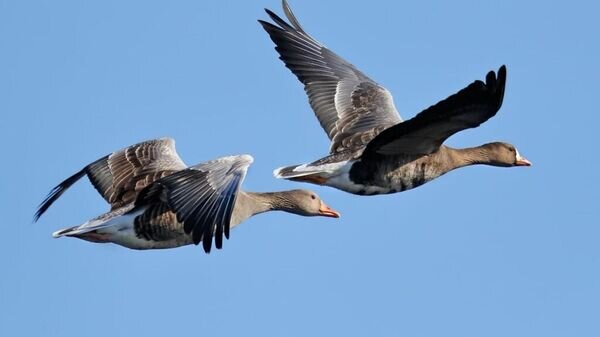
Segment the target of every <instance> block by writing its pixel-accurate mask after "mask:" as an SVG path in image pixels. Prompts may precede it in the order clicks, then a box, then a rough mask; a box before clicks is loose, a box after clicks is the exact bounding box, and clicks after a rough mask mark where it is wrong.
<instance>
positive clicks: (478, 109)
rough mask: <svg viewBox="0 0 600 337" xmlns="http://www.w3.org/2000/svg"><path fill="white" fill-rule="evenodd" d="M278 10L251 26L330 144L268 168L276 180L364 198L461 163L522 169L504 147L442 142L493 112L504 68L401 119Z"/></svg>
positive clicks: (385, 96)
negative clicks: (313, 155) (258, 28)
mask: <svg viewBox="0 0 600 337" xmlns="http://www.w3.org/2000/svg"><path fill="white" fill-rule="evenodd" d="M283 10H284V13H285V15H286V17H287V19H288V21H289V23H288V22H286V21H285V20H283V19H282V18H280V17H279V16H277V15H276V14H275V13H273V12H272V11H270V10H268V9H266V12H267V14H268V15H269V16H270V18H271V19H272V20H273V22H274V24H273V23H269V22H266V21H262V20H259V22H260V24H261V25H262V27H263V28H264V29H265V31H266V32H267V33H268V34H269V37H270V38H271V40H273V42H274V43H275V45H276V47H275V49H276V50H277V52H278V53H279V55H280V59H281V60H282V61H283V62H284V63H285V65H286V67H287V68H289V69H290V70H291V71H292V73H293V74H294V75H296V77H297V78H298V79H299V80H300V82H302V83H303V84H304V89H305V91H306V94H307V95H308V100H309V103H310V105H311V107H312V109H313V111H314V112H315V115H316V117H317V119H318V120H319V122H320V123H321V126H322V127H323V129H324V130H325V132H326V133H327V135H328V136H329V139H330V140H331V146H330V148H329V155H328V156H326V157H323V158H321V159H319V160H317V161H315V162H313V163H310V164H303V165H294V166H288V167H283V168H279V169H277V170H275V172H274V174H275V176H276V177H277V178H284V179H290V180H295V181H304V182H309V183H313V184H319V185H327V186H332V187H335V188H338V189H341V190H344V191H347V192H350V193H355V194H365V195H372V194H382V193H393V192H400V191H405V190H407V189H410V188H413V187H416V186H420V185H422V184H424V183H426V182H428V181H430V180H432V179H435V178H436V177H439V176H440V175H442V174H444V173H446V172H448V171H450V170H453V169H455V168H457V167H461V166H464V165H473V164H487V165H494V166H529V165H530V163H529V162H528V161H527V160H526V159H524V158H522V157H521V156H520V155H518V152H517V151H516V149H515V148H514V146H512V145H510V144H502V145H492V144H489V145H484V146H482V147H479V148H476V149H473V150H464V151H461V150H452V149H450V148H448V147H445V146H443V145H442V144H443V143H444V142H445V141H446V139H448V138H449V137H450V136H452V135H453V134H455V133H457V132H460V131H462V130H465V129H469V128H475V127H478V126H479V125H481V124H482V123H484V122H485V121H487V120H488V119H490V118H491V117H493V116H494V115H496V113H497V112H498V110H499V109H500V107H501V106H502V101H503V99H504V92H505V86H506V67H505V66H501V67H500V69H498V72H497V73H496V72H493V71H490V72H489V73H488V74H487V75H486V78H485V82H484V81H479V80H477V81H474V82H473V83H471V84H469V85H468V86H467V87H465V88H464V89H462V90H460V91H458V92H457V93H456V94H454V95H451V96H449V97H448V98H446V99H445V100H442V101H440V102H439V103H437V104H435V105H433V106H431V107H429V108H427V109H425V110H424V111H422V112H421V113H419V114H417V115H416V116H415V117H413V118H411V119H409V120H406V121H403V120H402V118H401V117H400V115H399V114H398V112H397V110H396V108H395V105H394V102H393V99H392V95H391V94H390V92H389V91H388V90H387V89H385V88H384V87H382V86H381V85H379V84H377V82H375V81H373V80H372V79H370V78H369V77H368V76H367V75H365V74H364V73H363V72H362V71H360V70H359V69H357V68H356V67H355V66H353V65H352V64H350V63H349V62H348V61H346V60H344V59H343V58H341V57H340V56H338V55H337V54H335V53H334V52H333V51H331V50H329V49H328V48H326V47H325V46H324V45H323V44H321V43H320V42H318V41H317V40H316V39H314V38H313V37H312V36H310V35H308V33H306V31H305V30H304V29H303V28H302V26H301V25H300V23H299V22H298V20H297V19H296V17H295V15H294V14H293V13H292V11H291V9H290V7H289V5H288V3H287V1H285V0H283ZM493 144H500V143H493ZM496 151H497V153H496ZM477 155H479V157H477ZM454 157H458V158H454ZM452 158H454V159H456V160H454V159H452ZM455 164H456V165H455Z"/></svg>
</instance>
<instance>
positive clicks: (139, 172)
mask: <svg viewBox="0 0 600 337" xmlns="http://www.w3.org/2000/svg"><path fill="white" fill-rule="evenodd" d="M185 167H186V166H185V164H184V163H183V161H182V160H181V159H180V158H179V156H178V155H177V152H176V151H175V141H174V140H173V139H170V138H162V139H155V140H150V141H146V142H142V143H138V144H135V145H132V146H129V147H126V148H124V149H121V150H119V151H116V152H113V153H112V154H110V155H107V156H104V157H102V158H100V159H98V160H97V161H95V162H93V163H91V164H89V165H87V166H86V167H84V168H83V169H82V170H81V171H79V172H77V173H75V174H74V175H73V176H71V177H69V178H67V179H66V180H65V181H63V182H61V183H60V184H58V185H57V186H56V187H55V188H54V189H52V191H51V192H50V193H49V194H48V196H47V197H46V199H45V200H44V201H43V202H42V203H41V204H40V206H39V208H38V210H37V212H36V213H35V216H34V220H35V221H37V220H38V219H39V217H40V216H41V215H42V214H44V212H46V210H47V209H48V208H49V207H50V206H51V205H52V204H53V203H54V202H55V201H56V200H57V199H58V198H59V197H60V196H61V195H62V194H63V193H64V192H65V191H66V190H67V189H68V188H69V187H71V186H72V185H73V184H74V183H75V182H76V181H77V180H79V179H80V178H81V177H83V176H84V175H87V177H88V178H89V180H90V182H91V183H92V185H94V187H95V188H96V190H97V191H98V193H100V194H101V195H102V197H103V198H104V199H105V200H106V201H107V202H108V203H109V204H110V205H111V209H112V210H114V209H117V208H119V207H122V206H124V205H127V204H130V203H132V202H133V201H134V200H135V198H136V196H137V194H138V193H139V191H141V190H142V189H143V188H144V187H146V186H148V185H149V184H151V183H152V182H154V181H155V180H157V179H159V178H161V177H163V176H165V175H168V174H170V173H172V172H174V171H178V170H181V169H183V168H185Z"/></svg>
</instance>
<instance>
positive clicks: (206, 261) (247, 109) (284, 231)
mask: <svg viewBox="0 0 600 337" xmlns="http://www.w3.org/2000/svg"><path fill="white" fill-rule="evenodd" d="M291 6H292V8H293V9H294V10H295V12H296V14H297V16H298V18H299V19H300V22H301V23H302V24H303V25H304V28H306V30H307V31H308V32H310V33H311V34H312V35H313V36H315V37H316V38H317V39H318V40H320V41H322V42H323V43H325V44H326V45H327V46H328V47H330V48H331V49H333V50H334V51H336V52H337V53H338V54H340V55H342V56H343V57H345V58H346V59H348V60H349V61H350V62H352V63H353V64H355V65H356V66H357V67H359V68H360V69H361V70H363V71H364V72H365V73H366V74H368V75H369V76H371V77H372V78H373V79H375V80H376V81H378V82H379V83H380V84H382V85H384V86H386V87H387V88H388V89H389V90H390V91H391V92H392V93H393V94H394V97H395V102H396V106H397V108H398V110H399V111H400V113H401V114H402V116H403V117H404V118H410V117H412V116H414V115H415V114H416V113H417V112H419V111H420V110H422V109H424V108H426V107H428V106H429V105H431V104H434V103H436V102H437V101H439V100H441V99H443V98H445V97H447V96H448V95H450V94H453V93H455V92H456V91H457V90H459V89H461V88H463V87H464V86H466V85H467V84H469V83H471V82H472V81H473V80H475V79H483V78H484V77H485V74H486V72H487V71H489V70H492V69H494V70H495V69H497V68H498V67H499V66H500V65H502V64H506V65H507V67H508V83H507V91H506V95H505V100H504V105H503V106H502V109H501V110H500V112H499V113H498V115H497V116H496V117H494V118H492V119H491V120H490V121H489V122H487V123H485V124H484V125H482V126H481V127H479V128H477V129H475V130H468V131H465V132H463V133H461V134H459V135H457V136H455V137H452V138H451V139H450V140H449V141H448V144H449V145H451V146H456V147H463V146H474V145H479V144H481V143H485V142H489V141H494V140H504V141H510V142H511V143H513V144H515V145H516V146H517V147H518V148H519V150H520V152H521V153H522V154H523V155H524V156H525V157H527V158H528V159H530V160H531V161H532V162H533V163H534V166H533V167H532V168H511V169H503V168H494V167H470V168H464V169H461V170H458V171H454V172H451V173H449V174H448V175H446V176H443V177H441V178H439V179H438V180H435V181H433V182H431V183H429V184H426V185H424V186H422V187H420V188H418V189H415V190H412V191H408V192H404V193H400V194H394V195H388V196H378V197H359V196H354V195H350V194H346V193H342V192H340V191H337V190H334V189H330V188H321V187H318V186H308V185H301V184H299V183H293V182H288V181H282V180H275V179H273V178H272V176H271V171H272V169H273V168H276V167H278V166H282V165H286V164H295V163H302V162H306V161H310V160H313V159H317V158H319V157H321V156H322V155H324V154H326V152H327V149H328V140H327V138H326V137H325V134H324V133H323V131H322V130H321V129H320V127H319V124H318V122H317V121H316V119H315V118H314V116H313V114H312V112H311V110H310V107H309V106H308V103H307V99H306V97H305V95H304V92H303V90H302V86H301V85H300V83H299V82H298V81H297V80H296V79H295V77H293V75H292V74H291V73H290V72H289V71H288V70H287V69H286V68H284V66H283V64H282V62H281V61H279V60H278V59H277V55H276V52H275V51H274V50H273V44H272V42H271V41H270V40H269V39H268V37H267V35H266V33H265V32H263V30H262V29H261V27H260V26H259V25H258V23H257V22H256V20H257V19H259V18H262V19H265V18H267V16H266V14H264V12H263V7H268V8H271V9H273V10H274V11H275V12H277V13H282V11H281V8H280V3H279V1H277V0H264V1H236V2H234V1H179V2H164V1H129V2H123V1H100V2H95V3H90V2H85V3H84V2H81V1H62V2H57V1H0V46H1V52H0V137H1V138H0V141H1V144H2V149H1V151H2V159H1V165H0V172H1V174H0V179H1V184H0V191H1V192H0V193H1V194H0V197H1V205H2V206H1V207H2V220H1V223H2V239H1V240H2V243H1V245H0V266H1V268H2V272H1V276H0V336H111V337H112V336H142V335H144V336H171V335H184V334H185V335H197V336H251V335H257V336H258V335H260V336H269V335H271V336H312V335H317V336H318V335H322V336H324V335H342V336H599V335H600V323H599V321H598V318H599V314H600V246H599V245H598V241H599V240H600V227H599V221H598V215H597V213H598V201H599V200H600V195H599V192H598V187H599V186H598V183H597V172H598V166H599V164H600V160H599V159H598V145H599V144H598V138H597V137H598V136H597V135H598V124H599V122H600V117H599V111H598V105H597V103H596V101H597V99H598V96H599V95H600V86H599V80H598V79H599V78H600V71H599V65H598V61H599V60H600V47H599V43H598V41H599V38H598V34H599V33H600V25H599V24H598V18H597V14H598V13H599V12H600V8H599V7H598V5H597V4H596V3H594V2H592V1H589V2H582V1H569V2H567V1H563V2H549V1H529V2H522V1H451V2H450V1H419V2H414V3H409V2H407V1H380V0H372V1H367V2H364V1H363V2H355V3H353V2H350V1H327V2H323V1H301V0H295V1H292V2H291ZM163 136H170V137H174V138H175V139H176V140H177V148H178V151H179V153H180V155H181V156H182V158H183V159H184V160H185V161H186V162H187V163H188V164H195V163H199V162H202V161H205V160H209V159H212V158H215V157H218V156H223V155H230V154H241V153H250V154H252V155H253V156H254V158H255V163H254V165H253V166H252V167H251V168H250V171H249V173H248V176H247V178H246V181H245V183H244V188H245V189H247V190H253V191H271V190H282V189H291V188H298V187H309V188H311V189H314V190H315V191H317V193H318V194H319V195H320V196H321V197H322V198H323V199H324V200H325V201H326V202H327V203H329V204H330V205H331V206H332V207H333V208H335V209H337V210H339V211H340V212H341V213H342V218H340V219H337V220H336V219H330V218H303V217H297V216H293V215H290V214H285V213H270V214H263V215H259V216H256V217H254V218H252V219H250V220H249V221H247V222H246V223H244V224H243V225H241V226H240V227H238V228H236V229H235V230H234V231H233V232H232V234H231V239H230V240H229V241H226V242H225V247H224V249H223V250H221V251H215V252H213V253H211V254H210V255H205V254H204V253H203V251H202V249H201V247H195V246H188V247H183V248H178V249H172V250H158V251H133V250H128V249H125V248H122V247H119V246H114V245H99V244H92V243H88V242H84V241H80V240H76V239H69V238H66V239H53V238H52V237H51V233H52V232H53V231H55V230H57V229H60V228H63V227H66V226H71V225H76V224H79V223H82V222H84V221H85V220H87V219H89V218H91V217H94V216H96V215H98V214H100V213H103V212H104V211H105V210H106V208H107V207H106V205H105V204H104V201H103V200H102V199H101V197H99V195H97V193H96V192H95V190H94V189H93V188H92V187H91V185H90V184H89V182H88V181H87V180H82V181H81V182H80V183H79V184H77V185H76V186H74V188H72V190H69V191H68V192H67V193H65V195H64V196H63V197H62V198H61V199H60V200H59V201H58V202H57V203H56V204H55V205H54V207H52V208H51V209H50V210H49V212H48V213H47V214H46V216H44V217H43V218H42V219H41V221H40V222H39V223H35V224H32V217H33V213H34V212H35V209H36V207H37V205H38V204H39V202H40V201H42V200H43V198H44V196H45V195H46V194H47V193H48V192H49V191H50V189H51V188H52V187H54V186H55V185H56V184H57V183H59V182H60V181H62V180H63V179H64V178H66V177H68V176H70V175H71V174H73V173H74V172H76V171H78V170H79V169H80V168H81V167H83V166H84V165H86V164H88V163H89V162H91V161H93V160H95V159H97V158H99V157H101V156H103V155H105V154H107V153H110V152H112V151H114V150H117V149H120V148H122V147H124V146H127V145H130V144H133V143H136V142H139V141H142V140H146V139H151V138H155V137H163Z"/></svg>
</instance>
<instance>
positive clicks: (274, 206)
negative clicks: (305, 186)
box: [35, 138, 339, 252]
mask: <svg viewBox="0 0 600 337" xmlns="http://www.w3.org/2000/svg"><path fill="white" fill-rule="evenodd" d="M252 161H253V159H252V157H251V156H249V155H239V156H229V157H222V158H218V159H214V160H211V161H208V162H205V163H202V164H198V165H194V166H190V167H187V166H186V165H185V164H184V163H183V161H182V160H181V159H180V158H179V156H178V155H177V152H176V151H175V142H174V141H173V140H172V139H170V138H163V139H156V140H150V141H147V142H142V143H139V144H135V145H132V146H129V147H127V148H125V149H122V150H119V151H116V152H114V153H112V154H110V155H107V156H105V157H103V158H101V159H99V160H97V161H95V162H93V163H91V164H89V165H87V166H86V167H84V168H83V169H82V170H80V171H79V172H77V173H76V174H74V175H73V176H71V177H69V178H67V179H66V180H65V181H63V182H62V183H60V184H59V185H58V186H56V187H55V188H54V189H53V190H52V191H51V192H50V194H49V195H48V197H47V198H46V199H45V200H44V201H43V202H42V204H41V205H40V207H39V209H38V210H37V212H36V214H35V220H38V219H39V217H40V216H41V215H42V214H43V213H44V212H46V210H47V209H48V208H49V207H50V206H51V205H52V204H53V203H54V202H55V201H56V200H57V199H58V198H59V197H60V196H61V195H62V194H63V193H64V192H65V191H66V190H67V189H68V188H69V187H71V186H72V185H73V184H74V183H75V182H76V181H77V180H79V179H80V178H81V177H83V176H84V175H87V176H88V178H89V179H90V181H91V182H92V184H93V185H94V187H95V188H96V189H97V190H98V192H99V193H100V194H101V195H102V196H103V197H104V198H105V199H106V200H107V201H108V202H109V203H110V206H111V207H110V211H109V212H108V213H105V214H102V215H100V216H99V217H97V218H94V219H92V220H90V221H88V222H86V223H84V224H83V225H80V226H75V227H70V228H66V229H63V230H60V231H57V232H55V233H54V236H55V237H60V236H71V237H77V238H80V239H84V240H88V241H92V242H112V243H116V244H119V245H122V246H125V247H128V248H132V249H158V248H173V247H178V246H183V245H188V244H192V243H194V244H199V243H200V242H202V245H203V248H204V250H205V251H206V252H209V251H210V250H211V246H212V241H213V237H214V241H215V246H216V247H217V248H221V247H222V245H223V236H225V237H226V238H229V231H230V228H232V227H234V226H236V225H238V224H239V223H241V222H242V221H244V220H245V219H247V218H248V217H250V216H252V215H255V214H258V213H262V212H266V211H272V210H282V211H286V212H290V213H295V214H299V215H303V216H328V217H338V216H339V213H337V212H336V211H334V210H332V209H330V208H329V207H328V206H327V205H325V203H323V202H322V201H321V199H320V198H319V197H318V196H317V195H316V194H315V193H313V192H311V191H307V190H292V191H281V192H270V193H252V192H244V191H241V190H240V185H241V183H242V181H243V180H244V177H245V176H246V172H247V170H248V167H249V166H250V164H251V163H252Z"/></svg>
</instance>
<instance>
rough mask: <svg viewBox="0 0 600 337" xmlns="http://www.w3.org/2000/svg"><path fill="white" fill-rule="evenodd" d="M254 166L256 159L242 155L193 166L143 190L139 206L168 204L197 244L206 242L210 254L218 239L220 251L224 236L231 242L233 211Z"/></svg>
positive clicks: (137, 201) (138, 202)
mask: <svg viewBox="0 0 600 337" xmlns="http://www.w3.org/2000/svg"><path fill="white" fill-rule="evenodd" d="M251 163H252V157H250V156H248V155H242V156H231V157H223V158H219V159H216V160H212V161H208V162H206V163H202V164H199V165H195V166H191V167H189V168H187V169H185V170H181V171H179V172H176V173H173V174H171V175H169V176H167V177H164V178H162V179H160V180H158V181H156V182H155V183H154V184H152V185H151V186H149V187H148V188H146V189H145V190H143V191H142V192H141V193H140V195H139V196H138V198H137V200H136V206H140V207H141V206H146V205H150V206H151V207H152V205H153V204H156V203H166V204H167V205H168V207H169V209H170V210H171V211H172V212H174V213H175V214H176V215H177V221H178V222H180V223H183V228H184V231H185V232H186V233H187V234H190V233H191V235H192V239H193V242H194V243H195V244H198V243H200V241H202V245H203V247H204V250H205V251H206V252H207V253H208V252H210V249H211V245H212V238H213V235H214V237H215V246H216V247H217V248H219V249H220V248H221V247H222V244H223V235H225V237H226V238H229V229H230V222H231V216H232V213H233V207H234V205H235V201H236V198H237V195H238V192H239V187H240V185H241V183H242V181H243V179H244V177H245V175H246V172H247V170H248V166H249V165H250V164H251Z"/></svg>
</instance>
